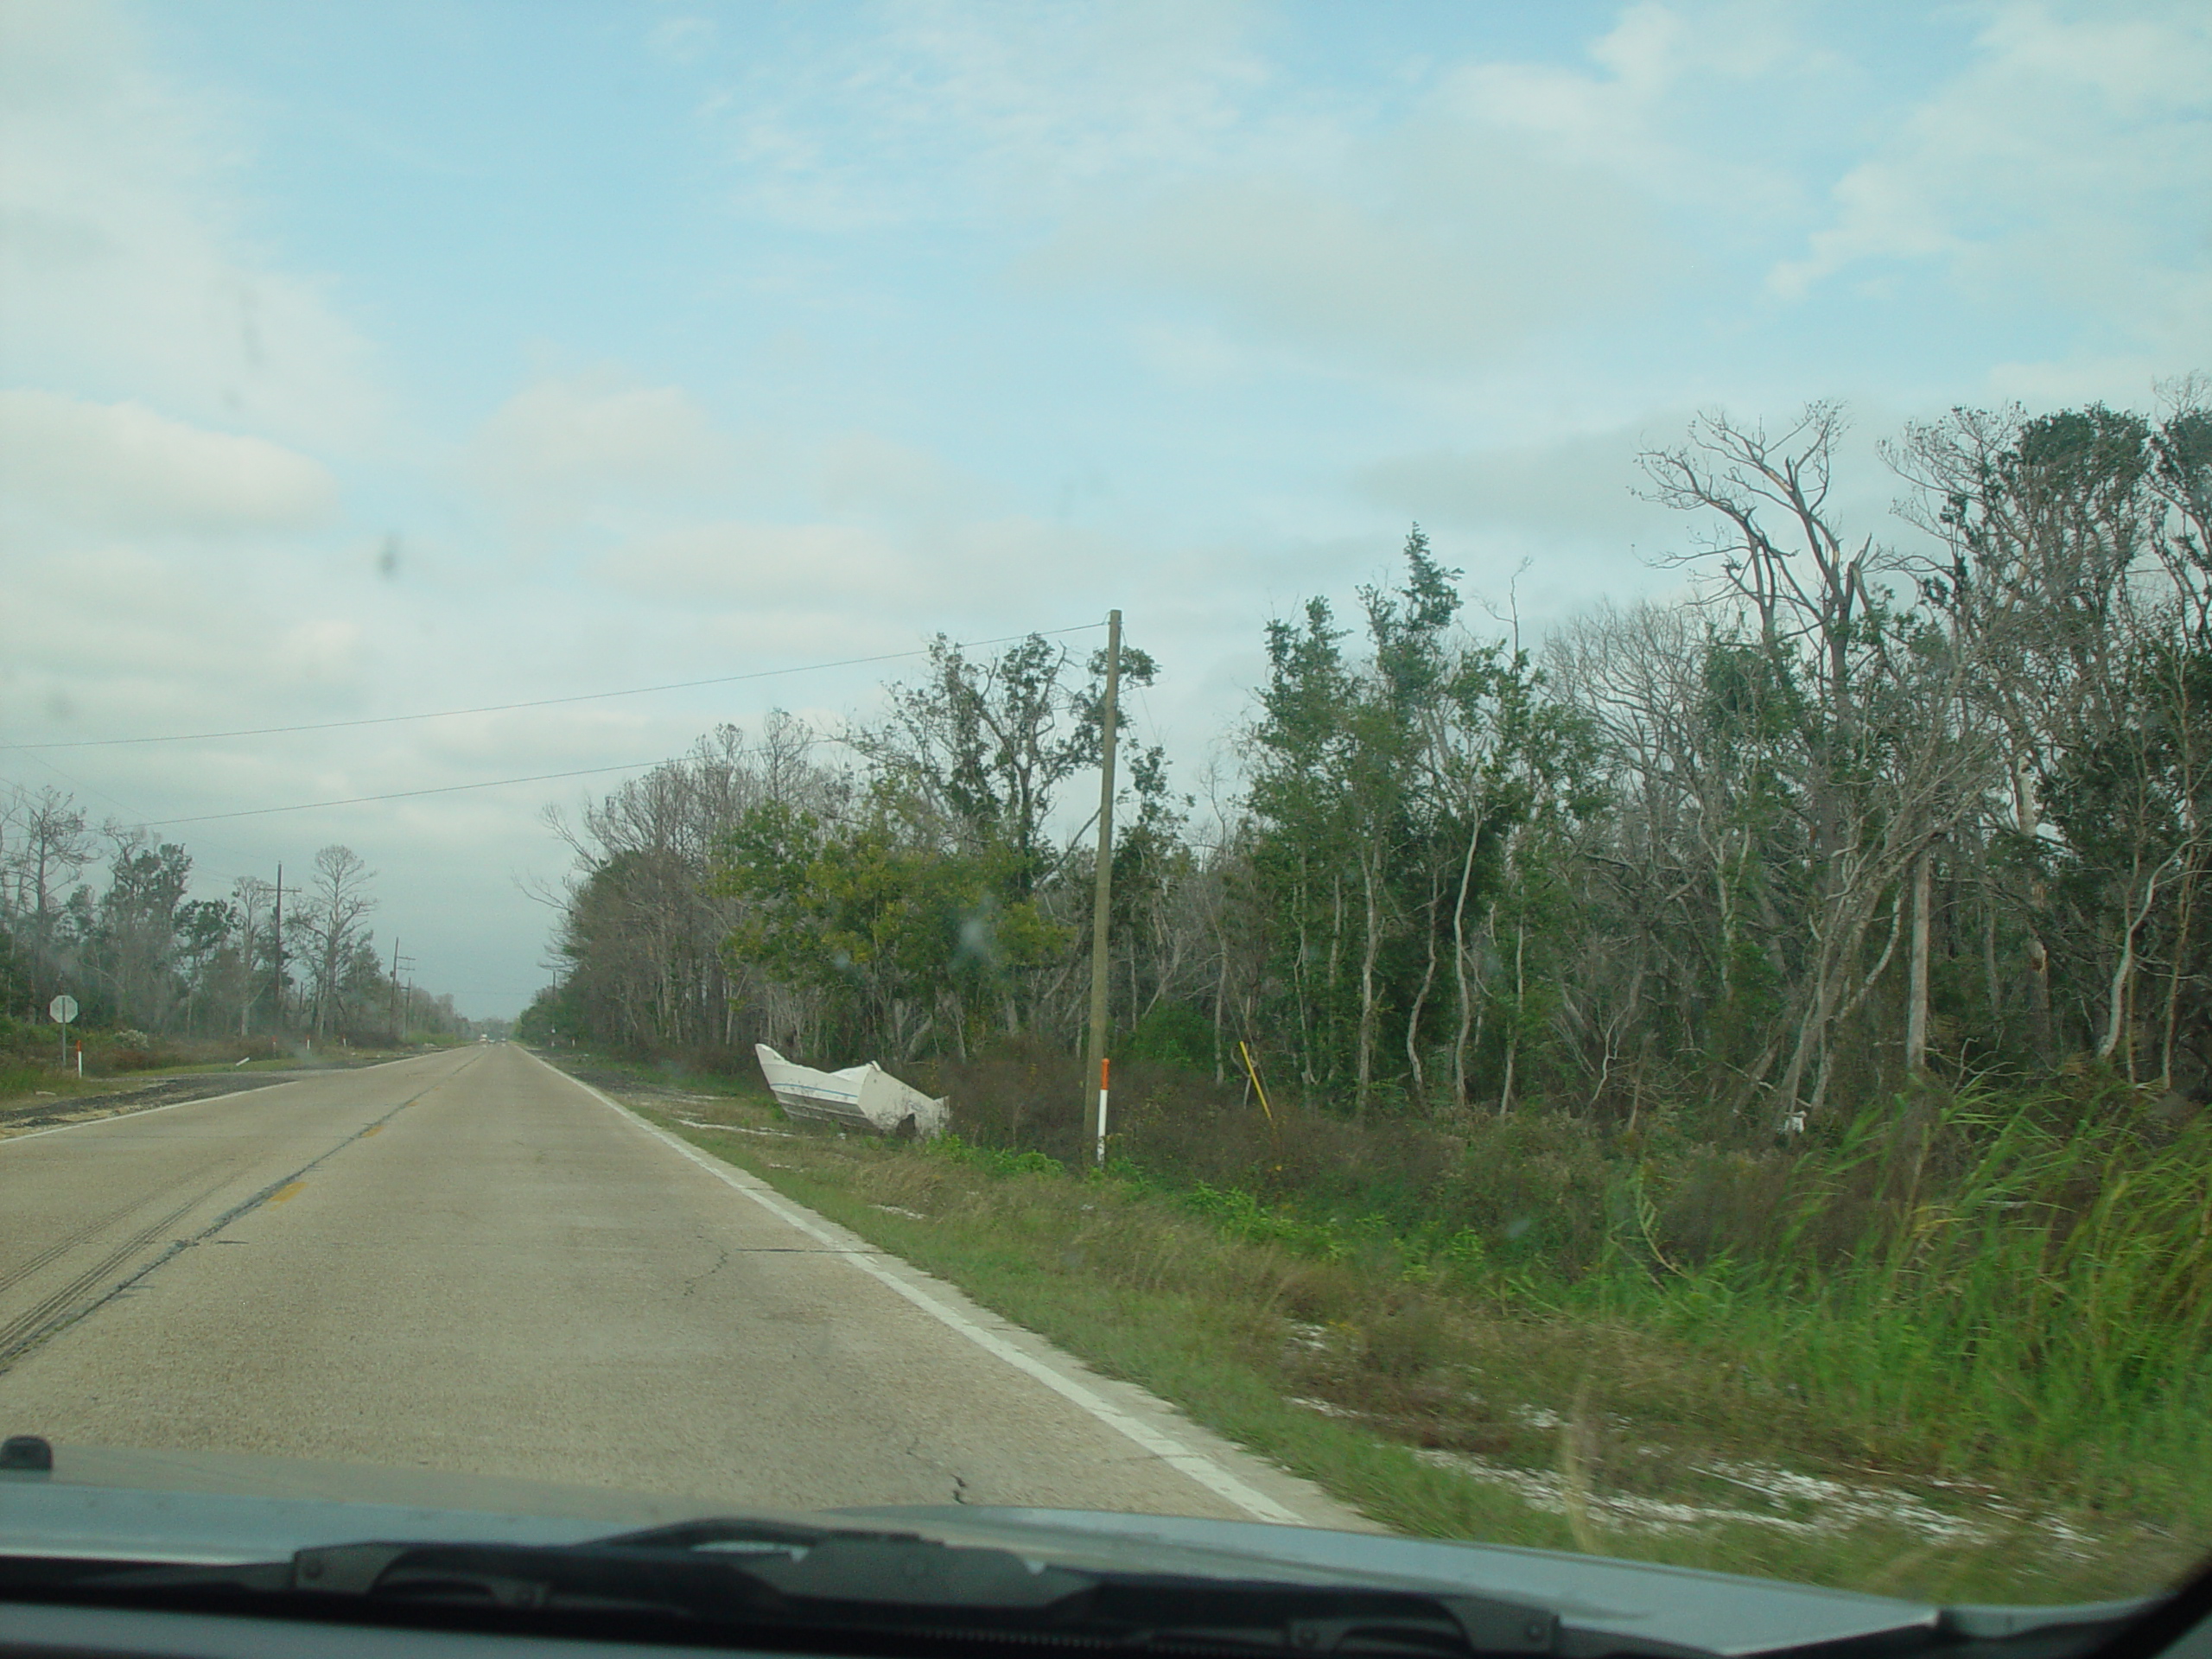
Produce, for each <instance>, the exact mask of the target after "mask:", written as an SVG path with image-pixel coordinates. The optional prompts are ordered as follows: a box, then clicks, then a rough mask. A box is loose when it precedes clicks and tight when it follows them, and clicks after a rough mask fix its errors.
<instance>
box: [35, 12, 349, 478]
mask: <svg viewBox="0 0 2212 1659" xmlns="http://www.w3.org/2000/svg"><path fill="white" fill-rule="evenodd" d="M143 55H144V54H143V46H142V43H141V42H140V41H139V40H138V39H137V35H135V33H134V32H133V30H132V29H130V26H129V25H128V24H127V22H124V19H123V17H122V16H121V14H120V13H119V12H118V10H116V9H115V8H114V7H113V6H111V5H107V4H101V3H86V4H79V3H64V0H4V4H0V290H4V291H5V293H6V294H7V296H8V305H7V315H6V320H5V325H4V328H0V373H3V374H4V375H5V376H6V377H7V378H10V379H12V380H15V381H17V382H18V383H29V384H34V385H68V386H72V387H73V388H76V389H80V390H87V391H95V390H97V391H105V392H106V393H107V394H108V395H124V394H127V395H131V396H137V397H149V398H151V399H153V400H154V401H156V402H158V403H160V404H162V405H163V406H164V407H167V408H169V409H172V410H176V411H178V412H180V413H182V414H186V415H188V416H194V417H195V418H199V419H203V420H210V421H216V422H220V423H225V424H231V425H244V426H249V427H252V428H254V429H259V430H262V431H264V432H269V433H271V434H273V435H278V436H283V437H288V438H290V439H293V440H302V439H304V440H307V441H309V442H331V441H334V440H337V439H340V438H349V437H350V438H358V437H359V436H360V435H363V434H364V433H365V432H367V431H369V430H371V429H372V428H373V426H374V424H375V422H376V419H377V416H378V404H379V398H378V394H377V392H376V391H375V389H374V388H373V386H372V384H371V381H370V378H369V376H368V372H367V364H368V358H369V353H368V349H367V347H366V346H365V343H364V342H363V340H361V339H360V337H359V335H358V334H356V333H355V332H354V331H353V328H352V327H350V326H349V325H348V324H347V323H346V321H344V320H343V319H342V318H341V317H340V315H338V314H337V312H336V311H335V309H334V308H333V306H332V305H331V303H330V302H329V300H328V298H327V296H326V294H325V293H324V291H323V290H322V289H321V287H320V286H319V285H318V284H317V283H315V282H313V281H310V280H308V279H307V278H304V277H301V276H299V275H297V274H296V273H291V272H288V271H285V270H280V269H278V268H277V266H276V265H275V264H273V263H272V262H271V261H270V260H269V259H267V258H266V257H264V256H263V255H262V254H260V253H259V251H257V250H256V249H255V248H254V247H253V246H252V245H251V239H250V238H249V236H248V234H247V232H245V228H244V227H243V226H242V225H241V223H240V222H239V215H238V212H237V210H236V207H235V205H234V203H233V202H232V200H231V199H230V198H229V197H228V196H227V195H226V194H225V188H226V181H227V179H228V176H229V174H230V171H231V168H230V162H231V159H232V157H231V154H230V150H231V143H230V141H229V140H228V139H226V136H225V134H224V131H223V128H222V122H221V118H220V115H219V111H218V110H217V109H216V108H215V106H213V105H212V104H211V103H209V102H208V101H207V100H205V99H187V98H186V97H184V96H183V95H181V94H180V93H179V92H176V91H175V89H174V88H172V87H170V86H168V85H166V84H164V83H163V82H162V81H161V80H160V79H157V78H156V76H155V75H153V74H152V73H150V72H149V70H148V69H147V68H146V67H144V65H143Z"/></svg>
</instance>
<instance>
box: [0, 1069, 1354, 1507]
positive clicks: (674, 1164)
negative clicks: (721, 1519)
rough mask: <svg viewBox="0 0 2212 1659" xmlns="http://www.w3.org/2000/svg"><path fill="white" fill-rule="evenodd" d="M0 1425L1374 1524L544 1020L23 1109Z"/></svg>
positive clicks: (3, 1274)
mask: <svg viewBox="0 0 2212 1659" xmlns="http://www.w3.org/2000/svg"><path fill="white" fill-rule="evenodd" d="M0 1367H4V1370H0V1433H41V1434H44V1435H45V1436H47V1437H48V1439H49V1440H54V1441H56V1442H57V1443H73V1444H77V1445H84V1446H118V1447H137V1448H143V1449H148V1450H156V1451H163V1452H243V1453H255V1454H261V1455H264V1456H275V1457H285V1458H304V1459H321V1460H328V1461H333V1462H339V1463H348V1464H365V1465H378V1466H381V1467H384V1468H388V1469H419V1470H426V1471H441V1472H442V1473H448V1474H461V1475H476V1476H491V1477H504V1478H516V1479H526V1480H536V1481H558V1482H568V1483H575V1484H586V1485H594V1486H601V1487H613V1488H622V1489H627V1490H632V1491H645V1492H653V1493H662V1494H669V1495H689V1496H696V1497H700V1498H702V1499H704V1500H708V1501H709V1502H711V1503H719V1504H721V1505H723V1506H726V1507H728V1506H748V1505H750V1506H762V1507H777V1508H791V1509H817V1508H829V1507H836V1506H842V1505H850V1504H874V1503H948V1502H965V1503H1001V1504H1033V1505H1039V1506H1048V1507H1054V1508H1078V1509H1108V1510H1139V1511H1146V1512H1155V1513H1165V1514H1179V1515H1200V1516H1221V1517H1224V1518H1227V1519H1237V1520H1250V1519H1255V1518H1257V1519H1264V1520H1281V1521H1300V1522H1311V1523H1314V1524H1320V1525H1358V1524H1360V1523H1359V1522H1357V1521H1356V1520H1355V1519H1354V1518H1353V1517H1352V1516H1351V1515H1350V1514H1349V1513H1348V1512H1347V1511H1344V1510H1341V1509H1339V1508H1338V1507H1337V1506H1336V1505H1335V1504H1333V1503H1331V1502H1330V1501H1329V1500H1328V1499H1327V1498H1325V1497H1323V1496H1322V1495H1321V1494H1320V1493H1319V1491H1318V1490H1316V1489H1314V1488H1313V1487H1311V1486H1310V1485H1308V1484H1306V1483H1304V1482H1302V1481H1298V1480H1294V1479H1292V1478H1289V1477H1287V1476H1285V1475H1283V1474H1281V1472H1279V1471H1275V1470H1274V1469H1272V1468H1270V1467H1268V1466H1267V1465H1262V1463H1260V1462H1259V1461H1258V1460H1256V1459H1253V1458H1251V1457H1249V1456H1248V1455H1246V1454H1244V1453H1243V1452H1239V1451H1237V1450H1236V1449H1235V1448H1233V1447H1231V1446H1228V1445H1226V1444H1225V1443H1224V1442H1221V1441H1219V1440H1217V1439H1215V1438H1213V1437H1211V1436H1210V1435H1208V1434H1207V1433H1205V1432H1204V1431H1202V1430H1200V1429H1198V1428H1197V1427H1195V1426H1193V1425H1192V1424H1191V1423H1189V1422H1187V1421H1184V1420H1183V1419H1181V1418H1180V1417H1179V1416H1178V1415H1177V1414H1174V1413H1173V1412H1171V1411H1169V1410H1167V1409H1166V1408H1164V1407H1162V1406H1161V1405H1160V1403H1159V1402H1156V1401H1154V1400H1152V1399H1150V1398H1149V1397H1148V1396H1146V1395H1142V1394H1141V1393H1140V1392H1139V1391H1137V1390H1136V1389H1131V1388H1129V1387H1128V1386H1126V1385H1124V1384H1121V1383H1114V1382H1111V1381H1109V1380H1106V1379H1103V1378H1101V1377H1098V1376H1095V1375H1092V1374H1090V1373H1089V1372H1087V1371H1086V1370H1084V1368H1082V1367H1081V1366H1079V1365H1077V1364H1076V1363H1074V1362H1072V1361H1071V1360H1069V1359H1068V1358H1066V1357H1065V1356H1062V1355H1059V1354H1058V1353H1056V1352H1054V1351H1052V1350H1051V1349H1050V1348H1049V1347H1047V1346H1046V1344H1044V1343H1042V1342H1041V1341H1039V1339H1038V1338H1034V1337H1033V1336H1031V1335H1030V1334H1029V1333H1027V1332H1021V1331H1019V1330H1016V1329H1014V1327H1011V1326H1009V1325H1006V1324H1005V1323H1004V1322H1002V1321H1001V1320H999V1319H995V1317H993V1316H992V1315H990V1314H988V1313H984V1312H983V1311H982V1310H981V1309H979V1308H977V1307H976V1306H974V1305H973V1304H971V1303H969V1302H968V1301H967V1300H965V1299H964V1298H963V1297H961V1296H960V1295H959V1294H957V1292H955V1291H953V1290H952V1289H950V1287H947V1286H945V1285H944V1284H942V1283H941V1282H939V1281H934V1280H931V1279H929V1278H928V1277H926V1276H925V1275H924V1274H920V1273H918V1272H917V1271H915V1270H914V1269H912V1268H908V1267H907V1266H906V1264H904V1263H903V1262H897V1261H895V1260H893V1259H892V1258H889V1257H887V1256H884V1255H880V1253H877V1252H874V1251H873V1250H872V1249H870V1248H869V1247H868V1246H866V1245H865V1244H863V1243H861V1241H859V1240H858V1239H857V1238H855V1237H854V1236H851V1235H849V1234H846V1233H843V1232H842V1230H839V1229H837V1228H836V1227H834V1226H832V1225H831V1224H829V1223H827V1222H826V1221H823V1220H822V1219H821V1218H820V1217H814V1216H812V1215H810V1213H809V1212H806V1211H802V1210H800V1209H798V1207H797V1206H795V1205H791V1203H790V1201H789V1200H786V1199H784V1198H780V1197H778V1196H777V1195H775V1194H773V1193H772V1192H769V1190H768V1189H766V1187H765V1186H763V1185H760V1183H759V1182H757V1181H755V1180H753V1179H752V1178H751V1177H749V1176H747V1175H744V1174H743V1173H741V1172H737V1171H734V1170H732V1169H730V1168H729V1167H728V1166H724V1165H721V1164H720V1163H718V1162H717V1161H716V1160H712V1159H710V1158H709V1157H707V1156H706V1155H705V1154H702V1153H699V1152H698V1151H697V1150H696V1148H690V1147H685V1146H683V1144H682V1143H680V1142H677V1141H673V1140H672V1139H671V1138H670V1137H667V1136H665V1135H662V1134H660V1133H659V1132H658V1131H657V1130H654V1129H652V1128H649V1127H647V1126H646V1125H645V1124H644V1123H642V1122H640V1121H639V1120H638V1119H636V1118H634V1117H632V1116H630V1115H629V1114H627V1113H626V1112H624V1111H622V1110H620V1109H618V1108H617V1107H615V1106H614V1105H613V1103H611V1102H608V1101H607V1100H606V1099H605V1098H604V1097H603V1096H600V1095H598V1094H596V1093H595V1092H594V1091H593V1090H588V1089H587V1088H586V1087H584V1086H583V1085H582V1084H578V1083H576V1082H575V1081H574V1080H572V1079H570V1078H569V1077H564V1076H563V1075H562V1074H561V1073H559V1072H557V1071H554V1070H553V1069H552V1068H551V1067H550V1066H548V1065H545V1064H544V1063H543V1062H542V1061H540V1060H538V1059H537V1058H535V1057H533V1056H531V1055H530V1054H528V1053H527V1052H524V1051H523V1050H522V1049H520V1048H518V1047H512V1046H480V1047H476V1048H471V1049H464V1050H461V1051H457V1052H448V1053H441V1054H435V1055H429V1056H425V1057H423V1058H416V1059H410V1060H403V1061H398V1062H396V1063H393V1064H391V1065H382V1066H376V1067H372V1068H367V1069H365V1070H361V1071H346V1072H337V1073H332V1074H329V1075H327V1076H321V1077H312V1078H308V1079H303V1080H302V1081H299V1082H296V1083H290V1084H282V1085H279V1086H277V1087H275V1088H270V1089H264V1090H257V1091H255V1092H253V1093H251V1094H247V1095H243V1096H235V1097H231V1098H224V1099H216V1100H203V1101H194V1102H190V1103H185V1104H181V1105H175V1106H169V1107H164V1108H160V1109H154V1110H151V1111H147V1112H143V1113H138V1114H136V1115H133V1116H124V1117H117V1118H110V1119H106V1120H103V1121H99V1122H88V1123H84V1124H79V1125H73V1126H70V1127H68V1128H62V1129H55V1130H50V1131H47V1132H45V1133H42V1134H33V1135H22V1136H18V1137H16V1138H15V1139H11V1140H9V1141H0Z"/></svg>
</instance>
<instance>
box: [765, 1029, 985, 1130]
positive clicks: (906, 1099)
mask: <svg viewBox="0 0 2212 1659" xmlns="http://www.w3.org/2000/svg"><path fill="white" fill-rule="evenodd" d="M753 1053H754V1054H755V1055H757V1056H759V1057H760V1071H761V1075H762V1076H764V1077H766V1078H767V1079H768V1087H769V1089H770V1090H772V1091H773V1093H774V1094H775V1096H776V1100H777V1103H779V1105H781V1106H782V1107H783V1109H784V1110H785V1112H787V1113H789V1114H790V1115H791V1116H793V1117H797V1118H804V1119H807V1120H809V1121H810V1122H817V1123H835V1124H836V1125H837V1127H838V1128H844V1129H865V1130H867V1131H868V1132H869V1133H870V1134H872V1135H896V1134H899V1132H900V1131H902V1130H905V1129H906V1128H908V1126H909V1125H911V1126H912V1133H913V1134H914V1135H916V1136H918V1137H919V1138H920V1139H922V1140H924V1141H926V1140H928V1139H929V1138H930V1137H931V1136H932V1135H941V1134H943V1133H944V1128H945V1125H946V1124H947V1122H949V1121H950V1112H949V1111H948V1110H947V1109H946V1106H945V1103H944V1101H942V1100H932V1099H931V1098H930V1097H929V1096H927V1095H925V1094H924V1093H923V1092H922V1091H921V1090H918V1089H910V1088H908V1087H907V1086H906V1084H903V1083H901V1082H899V1079H898V1078H896V1077H893V1076H892V1075H891V1074H890V1073H889V1072H888V1071H885V1070H884V1069H883V1068H882V1067H881V1066H880V1065H876V1064H875V1063H874V1061H873V1060H871V1061H870V1062H869V1063H868V1065H849V1066H847V1067H846V1068H845V1069H844V1070H843V1071H816V1070H815V1069H814V1068H813V1067H812V1066H810V1065H798V1064H796V1063H795V1062H793V1061H791V1060H787V1059H785V1058H784V1057H783V1056H782V1055H780V1054H779V1053H777V1052H776V1051H775V1050H774V1049H772V1048H771V1047H769V1046H768V1045H767V1044H766V1043H755V1044H753Z"/></svg>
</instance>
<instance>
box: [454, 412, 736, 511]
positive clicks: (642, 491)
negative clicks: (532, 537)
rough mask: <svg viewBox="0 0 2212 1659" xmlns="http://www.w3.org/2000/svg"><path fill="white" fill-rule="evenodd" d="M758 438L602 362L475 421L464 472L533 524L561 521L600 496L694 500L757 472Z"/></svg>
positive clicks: (601, 498)
mask: <svg viewBox="0 0 2212 1659" xmlns="http://www.w3.org/2000/svg"><path fill="white" fill-rule="evenodd" d="M759 448H760V445H759V444H758V443H757V442H756V443H755V444H754V445H753V446H747V445H746V444H744V443H741V442H740V441H739V440H737V439H736V438H735V437H734V436H732V435H730V434H728V433H727V432H725V431H723V430H721V429H720V428H719V427H717V426H716V425H715V421H714V418H713V416H711V415H709V413H708V411H707V410H706V409H705V408H704V407H702V405H701V404H699V403H698V402H697V400H696V399H695V398H694V397H692V396H691V395H690V393H689V392H687V391H684V390H683V388H681V387H679V386H640V385H634V384H632V383H629V382H627V381H625V380H624V379H622V378H620V377H619V376H617V375H615V374H614V373H613V372H598V373H594V374H590V375H586V376H582V377H580V378H552V379H544V380H540V381H537V382H536V383H535V384H534V385H529V386H526V387H524V389H523V390H522V391H519V392H518V393H516V394H515V395H514V397H511V398H509V399H508V400H507V402H506V403H505V404H503V405H501V406H500V408H499V410H497V411H495V412H494V413H493V416H492V417H491V418H490V419H489V420H487V421H486V422H485V423H484V425H483V427H482V428H481V429H480V430H479V431H478V433H477V434H476V435H475V437H474V439H473V440H472V441H471V442H470V444H469V447H468V450H467V455H466V456H465V458H464V461H463V468H464V472H465V474H466V476H467V479H468V480H469V481H470V482H471V483H473V484H474V485H475V486H477V487H478V488H480V489H481V490H483V491H484V492H485V493H487V494H488V495H490V496H491V497H492V498H493V499H495V500H497V501H499V503H500V504H501V505H505V507H507V508H508V509H509V510H510V511H512V512H513V513H514V514H515V515H516V517H517V518H518V519H519V520H520V521H521V522H523V523H524V524H525V525H527V526H529V527H530V528H531V529H534V530H539V531H543V530H547V529H556V528H567V527H569V526H571V525H573V524H576V523H578V522H581V521H582V520H583V519H585V518H588V516H589V515H590V514H591V513H592V512H593V511H594V508H595V507H597V506H598V505H601V504H603V503H606V502H607V501H610V500H614V501H622V500H636V499H640V498H643V499H677V500H695V501H696V500H697V499H701V498H702V497H706V496H710V495H713V494H715V493H725V492H728V491H729V490H730V489H732V488H733V487H734V486H741V485H743V484H744V483H746V482H747V481H749V480H751V479H752V478H753V477H755V476H757V475H758V474H759V472H760V455H759V454H758V451H759Z"/></svg>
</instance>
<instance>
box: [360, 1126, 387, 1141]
mask: <svg viewBox="0 0 2212 1659" xmlns="http://www.w3.org/2000/svg"><path fill="white" fill-rule="evenodd" d="M383 1133H384V1125H383V1124H381V1123H372V1124H370V1125H369V1127H368V1128H365V1129H363V1130H362V1131H361V1139H362V1140H364V1141H365V1140H367V1139H368V1138H369V1137H370V1136H371V1135H382V1134H383Z"/></svg>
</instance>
